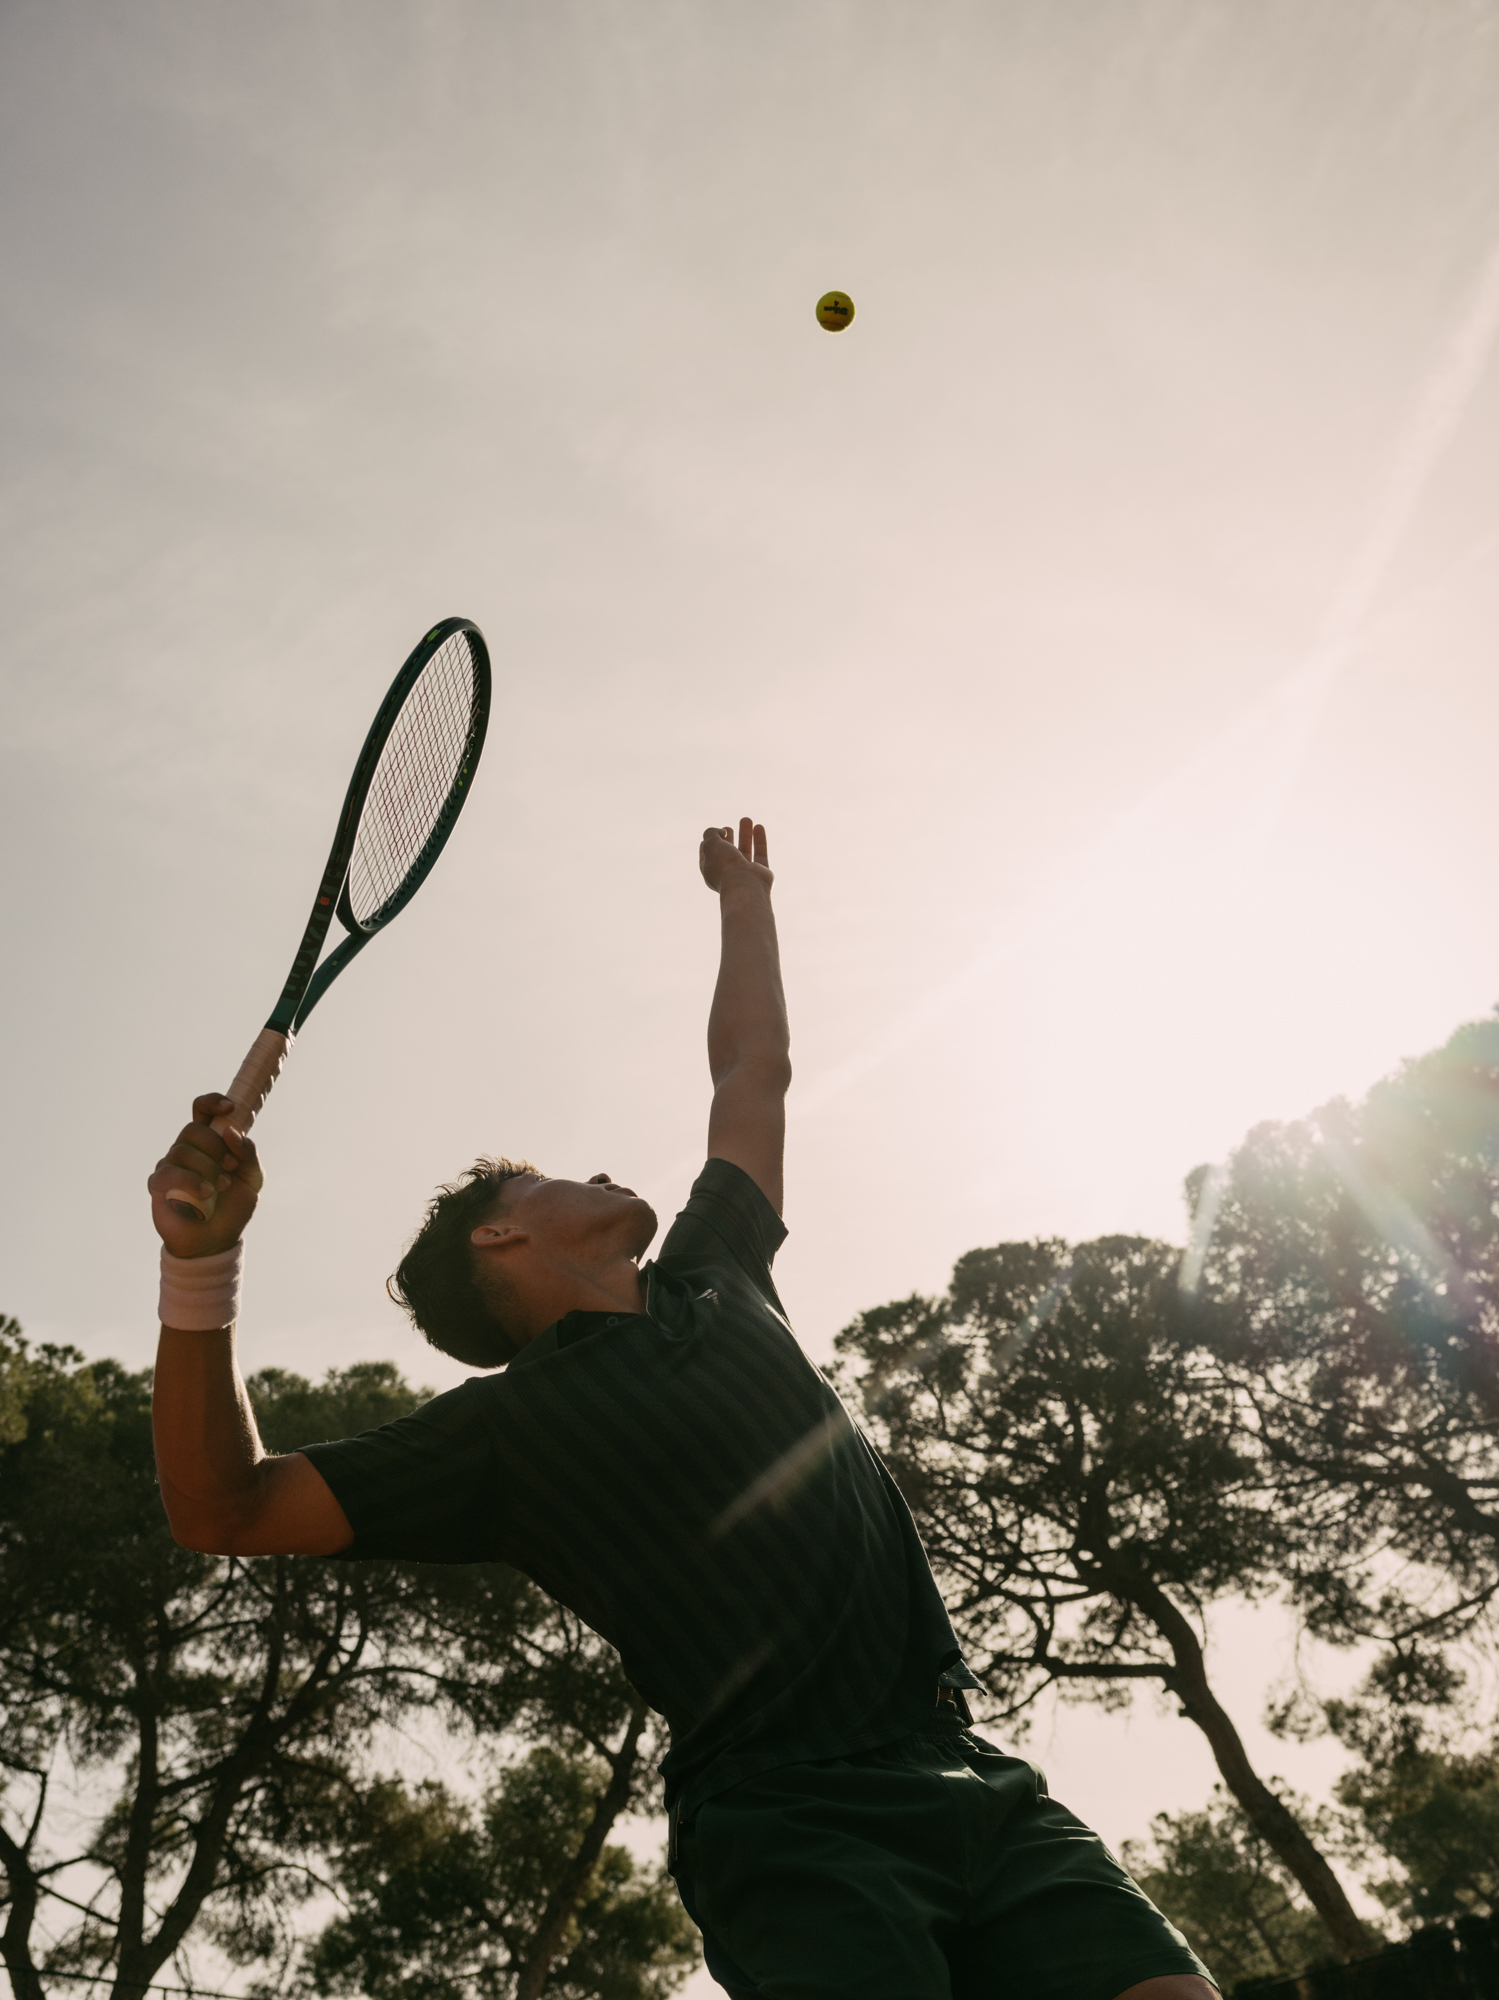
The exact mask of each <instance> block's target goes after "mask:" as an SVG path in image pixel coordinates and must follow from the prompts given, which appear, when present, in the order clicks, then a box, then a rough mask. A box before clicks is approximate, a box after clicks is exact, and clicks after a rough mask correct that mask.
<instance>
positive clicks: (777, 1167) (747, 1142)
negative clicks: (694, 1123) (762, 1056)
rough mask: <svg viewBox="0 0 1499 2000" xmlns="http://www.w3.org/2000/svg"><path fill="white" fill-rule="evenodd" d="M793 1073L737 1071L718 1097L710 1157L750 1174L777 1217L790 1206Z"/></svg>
mask: <svg viewBox="0 0 1499 2000" xmlns="http://www.w3.org/2000/svg"><path fill="white" fill-rule="evenodd" d="M789 1081H790V1073H789V1071H783V1070H781V1069H779V1068H764V1069H762V1068H759V1067H754V1068H751V1067H748V1066H747V1067H745V1068H743V1069H735V1070H731V1071H730V1072H729V1074H728V1075H727V1076H725V1077H724V1078H723V1079H722V1081H721V1082H720V1083H719V1085H718V1088H717V1089H716V1090H715V1091H714V1093H713V1105H712V1109H711V1110H710V1111H709V1113H708V1157H709V1158H710V1159H713V1160H727V1161H728V1162H729V1163H730V1165H731V1166H735V1167H739V1168H740V1169H741V1170H742V1171H743V1172H744V1173H747V1174H748V1175H749V1177H750V1179H751V1180H752V1181H753V1182H754V1183H755V1186H756V1187H757V1188H759V1190H760V1192H761V1194H763V1195H764V1196H765V1199H766V1200H767V1201H768V1202H769V1203H770V1205H771V1207H772V1208H773V1209H774V1210H775V1212H776V1214H777V1215H779V1214H780V1213H781V1210H782V1207H783V1206H784V1203H785V1179H784V1173H785V1168H784V1161H785V1154H786V1086H787V1084H788V1082H789Z"/></svg>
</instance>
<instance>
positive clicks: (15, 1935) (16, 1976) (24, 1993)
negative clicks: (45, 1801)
mask: <svg viewBox="0 0 1499 2000" xmlns="http://www.w3.org/2000/svg"><path fill="white" fill-rule="evenodd" d="M44 1782H45V1781H44ZM40 1817H41V1814H40V1808H38V1813H37V1820H34V1821H33V1822H32V1828H31V1833H32V1835H33V1836H34V1835H35V1833H36V1827H37V1821H38V1820H39V1819H40ZM30 1846H31V1838H30V1837H28V1839H27V1842H26V1846H25V1847H23V1846H22V1845H21V1843H20V1842H19V1841H16V1840H12V1839H11V1837H10V1835H9V1834H8V1833H7V1832H6V1831H5V1829H4V1827H0V1862H3V1863H4V1866H5V1876H6V1880H7V1882H8V1883H9V1885H10V1897H9V1901H10V1915H9V1917H8V1918H7V1919H6V1924H5V1931H4V1934H3V1936H0V1957H3V1958H4V1960H5V1969H6V1971H7V1972H8V1973H9V1974H10V1985H11V1991H12V1993H13V1994H14V1995H15V2000H46V1996H45V1993H44V1991H43V1988H42V1981H41V1976H40V1974H39V1973H38V1972H37V1969H36V1966H35V1965H34V1964H33V1963H32V1958H31V1926H32V1925H33V1924H34V1923H35V1922H36V1906H37V1901H38V1897H39V1894H40V1884H39V1883H38V1881H37V1878H36V1875H35V1874H34V1873H33V1871H32V1867H31V1862H30V1860H29V1858H28V1849H29V1848H30Z"/></svg>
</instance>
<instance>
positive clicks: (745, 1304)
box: [303, 1160, 977, 1807]
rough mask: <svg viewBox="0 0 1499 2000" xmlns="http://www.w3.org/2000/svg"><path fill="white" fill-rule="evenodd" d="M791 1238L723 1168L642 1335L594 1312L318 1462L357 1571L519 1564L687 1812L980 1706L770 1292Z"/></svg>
mask: <svg viewBox="0 0 1499 2000" xmlns="http://www.w3.org/2000/svg"><path fill="white" fill-rule="evenodd" d="M785 1234H786V1232H785V1229H784V1227H783V1226H782V1223H781V1220H780V1217H779V1216H778V1215H777V1214H776V1213H775V1210H774V1209H773V1208H772V1207H771V1205H770V1203H769V1202H768V1201H767V1200H766V1199H765V1196H764V1195H763V1194H762V1193H761V1192H760V1190H759V1188H757V1187H756V1186H755V1184H754V1182H753V1181H752V1180H751V1179H750V1178H749V1176H748V1175H747V1174H745V1173H743V1172H742V1171H741V1170H740V1169H739V1168H738V1167H735V1166H731V1165H730V1164H729V1163H728V1162H727V1161H726V1160H709V1162H708V1164H707V1165H706V1167H705V1168H704V1169H703V1171H702V1173H701V1174H700V1175H699V1176H698V1179H697V1182H696V1184H695V1185H694V1187H693V1190H692V1194H691V1197H690V1198H689V1200H688V1203H687V1206H686V1207H685V1208H684V1209H683V1211H682V1213H681V1214H680V1215H679V1216H678V1217H677V1219H676V1221H675V1222H674V1223H673V1224H672V1226H671V1228H670V1230H668V1232H667V1235H666V1240H665V1242H664V1243H663V1244H662V1246H661V1254H660V1256H659V1257H658V1258H657V1260H656V1261H655V1263H654V1264H651V1265H648V1266H647V1267H646V1271H645V1273H644V1276H645V1280H646V1296H647V1310H646V1311H645V1312H644V1313H597V1312H573V1313H569V1314H568V1315H567V1316H566V1318H565V1319H562V1320H559V1321H558V1323H557V1324H556V1325H555V1326H552V1327H548V1328H547V1330H546V1332H545V1333H543V1334H541V1335H539V1336H538V1337H537V1338H536V1339H535V1340H533V1341H532V1342H531V1343H530V1344H529V1345H528V1346H527V1347H525V1348H524V1349H523V1350H522V1352H521V1353H520V1355H519V1356H518V1357H517V1358H516V1360H514V1361H513V1362H511V1364H510V1366H509V1367H508V1368H506V1369H505V1370H504V1371H503V1373H500V1374H495V1375H486V1376H480V1377H477V1378H475V1379H474V1380H472V1381H469V1382H465V1383H464V1384H463V1386H462V1387H461V1388H458V1389H452V1390H449V1391H448V1393H447V1394H446V1395H442V1396H438V1397H436V1398H434V1400H433V1401H432V1402H430V1403H427V1404H425V1405H424V1406H423V1407H422V1408H421V1409H419V1410H416V1411H414V1412H413V1413H412V1415H410V1416H409V1417H402V1418H400V1419H399V1420H398V1421H397V1422H395V1423H392V1424H384V1425H382V1426H381V1427H380V1429H378V1430H374V1431H367V1432H366V1433H365V1434H364V1435H363V1436H362V1437H355V1438H346V1439H344V1440H343V1441H342V1442H340V1443H337V1444H316V1445H308V1446H304V1447H303V1449H304V1450H305V1451H306V1453H307V1456H308V1457H309V1458H310V1459H311V1460H312V1462H313V1464H314V1465H315V1466H316V1467H317V1469H318V1471H319V1472H320V1473H321V1474H322V1475H323V1477H324V1479H326V1480H327V1482H328V1484H329V1486H330V1487H331V1488H332V1489H333V1492H334V1493H335V1494H336V1495H337V1497H338V1500H339V1503H340V1505H341V1506H342V1507H343V1510H344V1512H345V1513H346V1514H347V1515H348V1517H349V1521H350V1523H351V1525H352V1526H353V1529H354V1541H353V1544H352V1546H351V1547H350V1548H349V1549H348V1550H347V1551H346V1552H345V1553H346V1554H347V1555H349V1556H351V1557H359V1556H405V1557H414V1558H416V1559H417V1560H419V1561H423V1562H496V1561H498V1562H507V1563H513V1564H514V1565H515V1567H516V1568H517V1569H521V1570H524V1571H525V1573H526V1575H527V1576H530V1577H533V1578H534V1579H535V1581H536V1582H537V1583H539V1584H540V1585H541V1587H542V1589H543V1590H546V1591H548V1592H549V1593H550V1594H551V1595H552V1596H553V1597H555V1598H557V1599H558V1600H559V1601H560V1602H561V1603H563V1604H565V1605H567V1606H569V1607H570V1608H571V1609H572V1610H573V1611H575V1612H576V1613H577V1614H578V1616H579V1617H580V1618H581V1619H583V1621H584V1622H585V1623H586V1624H588V1625H590V1626H592V1628H593V1629H594V1631H595V1632H598V1633H600V1634H601V1635H602V1636H603V1637H604V1638H605V1639H607V1640H608V1641H609V1642H610V1644H611V1645H613V1646H615V1647H617V1648H618V1650H619V1653H620V1657H621V1659H622V1660H623V1662H624V1667H625V1671H626V1673H627V1674H628V1675H629V1677H630V1679H631V1681H632V1682H633V1683H634V1685H635V1686H636V1687H637V1688H638V1689H639V1690H640V1692H641V1694H642V1695H644V1697H645V1699H646V1700H647V1701H648V1702H649V1703H650V1704H651V1706H652V1707H653V1708H656V1709H658V1710H659V1711H660V1712H661V1713H662V1714H663V1715H664V1716H665V1717H666V1719H667V1721H668V1723H669V1724H670V1726H671V1736H672V1747H671V1751H670V1754H669V1755H668V1756H667V1758H666V1760H665V1762H664V1763H663V1765H662V1767H661V1768H662V1771H663V1773H664V1775H665V1778H666V1783H667V1798H668V1802H670V1801H671V1800H672V1799H674V1798H675V1797H676V1796H677V1795H678V1794H685V1795H686V1796H685V1800H684V1803H685V1804H686V1805H687V1806H688V1807H693V1806H695V1805H696V1804H697V1803H698V1801H699V1800H701V1799H702V1798H705V1797H707V1796H708V1794H709V1793H711V1792H714V1791H721V1790H722V1789H723V1788H724V1787H725V1786H728V1785H731V1784H734V1783H737V1782H738V1780H740V1779H741V1778H745V1777H749V1776H751V1775H753V1774H754V1773H756V1772H759V1771H763V1770H767V1769H770V1768H772V1767H774V1766H775V1765H778V1764H786V1763H794V1762H801V1761H804V1760H808V1759H814V1758H822V1757H835V1756H841V1755H846V1754H849V1753H851V1752H853V1751H855V1750H859V1749H872V1748H874V1747H875V1746H876V1745H878V1744H880V1743H884V1742H889V1741H892V1740H893V1739H894V1738H896V1737H898V1736H901V1735H903V1734H904V1733H905V1732H906V1731H907V1730H909V1729H911V1728H913V1727H915V1726H917V1725H918V1724H920V1723H922V1722H924V1721H927V1720H929V1719H930V1717H931V1714H932V1709H933V1703H934V1700H935V1696H936V1682H937V1678H938V1675H939V1673H945V1674H946V1675H947V1676H948V1679H949V1684H950V1685H961V1686H976V1685H977V1683H976V1682H975V1681H974V1679H973V1677H972V1675H971V1674H969V1673H968V1671H967V1669H966V1668H964V1667H963V1666H962V1665H961V1662H960V1659H959V1653H958V1645H957V1641H956V1639H955V1638H954V1636H953V1631H952V1626H951V1625H950V1623H949V1622H948V1617H947V1612H946V1610H945V1609H944V1607H943V1604H942V1600H941V1598H940V1596H939V1595H938V1592H937V1587H936V1585H935V1583H934V1582H933V1581H932V1573H931V1570H930V1568H929V1567H928V1564H927V1559H926V1552H925V1551H924V1549H923V1548H922V1546H921V1541H920V1538H919V1536H918V1535H917V1533H916V1529H915V1525H914V1524H913V1522H912V1520H911V1516H910V1512H909V1510H908V1509H907V1507H906V1504H905V1502H904V1500H903V1499H902V1498H901V1496H900V1494H899V1492H898V1491H897V1489H896V1486H895V1483H894V1481H893V1480H892V1479H891V1477H890V1475H889V1473H888V1472H887V1471H886V1470H885V1467H884V1466H883V1465H882V1464H881V1462H880V1459H879V1457H878V1456H877V1454H876V1453H875V1451H874V1450H873V1448H872V1447H871V1445H870V1444H869V1442H868V1440H867V1439H866V1438H865V1437H864V1436H863V1434H862V1433H861V1432H860V1431H859V1429H858V1428H857V1426H856V1425H855V1424H854V1423H853V1422H852V1420H851V1419H850V1417H849V1415H848V1412H847V1411H846V1410H845V1409H844V1407H843V1404H842V1403H841V1402H840V1401H839V1399H838V1397H837V1395H836V1394H835V1393H834V1391H833V1389H832V1387H831V1385H830V1384H829V1383H828V1381H827V1379H826V1378H825V1377H824V1375H823V1374H822V1372H821V1370H820V1369H818V1368H816V1367H814V1366H813V1364H812V1363H811V1362H810V1361H809V1360H808V1359H807V1357H806V1355H805V1354H803V1352H802V1350H801V1348H800V1346H799V1345H798V1344H797V1340H796V1337H795V1335H794V1334H793V1333H792V1331H791V1328H790V1326H789V1324H788V1323H787V1320H786V1316H785V1313H784V1312H783V1310H782V1307H781V1302H780V1300H779V1298H778V1297H777V1296H776V1290H775V1285H774V1282H773V1281H772V1279H771V1275H770V1265H771V1260H772V1258H773V1257H774V1256H775V1253H776V1251H777V1250H778V1249H779V1247H780V1245H781V1243H782V1242H783V1241H784V1239H785Z"/></svg>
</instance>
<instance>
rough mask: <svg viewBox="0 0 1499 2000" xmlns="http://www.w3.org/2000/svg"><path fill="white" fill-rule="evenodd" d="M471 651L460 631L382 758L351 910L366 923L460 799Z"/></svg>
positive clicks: (470, 707)
mask: <svg viewBox="0 0 1499 2000" xmlns="http://www.w3.org/2000/svg"><path fill="white" fill-rule="evenodd" d="M475 680H476V675H475V670H474V657H473V651H472V648H471V647H470V645H469V641H468V635H467V633H465V632H455V633H454V634H453V635H452V637H451V638H450V639H447V640H445V641H444V643H443V644H442V645H441V646H439V647H438V649H437V651H436V652H435V653H434V654H433V655H432V658H431V659H430V660H429V661H428V662H427V664H426V666H425V667H424V668H423V669H422V672H421V676H420V678H419V679H418V681H417V683H416V686H415V687H414V688H413V689H412V690H411V692H410V694H409V695H407V697H406V700H405V701H404V702H403V704H402V706H401V712H400V714H399V715H398V716H397V718H396V722H395V726H394V727H393V728H392V730H391V732H390V735H389V737H388V738H387V740H386V744H385V748H384V749H383V750H382V751H381V753H380V761H379V763H378V765H377V766H376V767H375V775H374V778H373V779H372V781H371V783H370V789H369V793H368V796H367V797H366V799H365V804H364V811H363V813H362V814H361V815H360V820H359V832H358V834H357V836H356V838H355V843H354V858H353V860H352V862H351V863H350V867H349V906H350V908H351V909H352V911H353V913H354V917H355V919H356V921H357V922H358V923H360V924H361V925H363V924H368V923H369V921H370V919H371V918H372V917H375V916H377V915H378V914H379V913H380V911H381V910H382V909H384V907H385V905H386V904H387V903H389V902H390V900H391V899H392V897H394V896H395V895H396V894H397V893H398V892H399V890H400V889H401V887H402V885H403V884H404V883H405V881H406V878H407V876H408V875H409V874H410V873H411V870H412V868H413V866H414V865H415V863H416V862H417V861H418V860H420V858H421V856H422V854H423V852H424V851H425V849H426V846H427V843H428V841H429V840H430V839H431V837H432V834H433V832H434V831H435V830H436V828H437V827H438V826H439V824H440V823H441V822H442V820H443V818H444V817H445V815H446V813H447V811H448V808H449V804H450V802H452V801H453V796H454V787H455V784H456V781H457V779H458V777H459V775H460V774H461V772H462V770H463V765H464V761H465V758H466V755H467V751H468V745H469V739H470V735H471V733H472V727H473V716H474V695H475Z"/></svg>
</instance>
